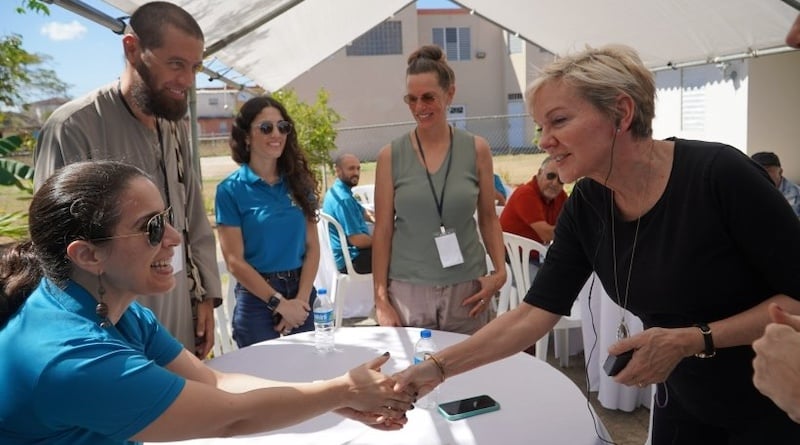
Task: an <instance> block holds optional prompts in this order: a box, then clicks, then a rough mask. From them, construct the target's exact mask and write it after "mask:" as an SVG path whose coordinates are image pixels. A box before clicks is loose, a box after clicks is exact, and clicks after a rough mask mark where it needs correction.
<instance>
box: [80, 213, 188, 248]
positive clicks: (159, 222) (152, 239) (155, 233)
mask: <svg viewBox="0 0 800 445" xmlns="http://www.w3.org/2000/svg"><path fill="white" fill-rule="evenodd" d="M174 220H175V215H174V214H173V213H172V207H167V208H166V209H164V211H163V212H160V213H157V214H155V215H153V216H152V217H151V218H150V219H148V220H147V223H146V224H145V225H144V227H142V229H143V231H141V232H137V233H129V234H127V235H114V236H107V237H105V238H95V239H94V240H93V241H105V240H112V239H117V238H129V237H132V236H139V235H147V242H148V243H149V244H150V245H151V246H152V247H155V246H158V245H159V244H161V241H163V240H164V233H165V232H166V231H167V223H169V224H170V225H172V223H173V221H174Z"/></svg>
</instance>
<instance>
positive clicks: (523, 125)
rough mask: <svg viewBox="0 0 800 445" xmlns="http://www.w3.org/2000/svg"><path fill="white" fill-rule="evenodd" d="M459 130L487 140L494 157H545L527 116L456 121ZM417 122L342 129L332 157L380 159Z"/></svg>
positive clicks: (364, 160)
mask: <svg viewBox="0 0 800 445" xmlns="http://www.w3.org/2000/svg"><path fill="white" fill-rule="evenodd" d="M450 122H451V123H452V124H453V125H454V126H455V127H457V128H462V129H464V130H467V131H469V132H470V133H473V134H476V135H479V136H482V137H484V138H485V139H486V140H487V141H489V146H490V147H491V149H492V154H494V155H509V154H522V153H541V152H542V150H540V149H539V148H538V147H537V146H536V145H535V144H534V143H533V138H534V126H533V122H532V121H531V119H530V117H529V116H528V115H527V114H509V115H499V116H482V117H470V118H460V119H452V120H451V121H450ZM415 125H416V123H415V122H413V121H410V122H395V123H387V124H376V125H364V126H359V127H344V128H339V129H338V135H337V136H336V147H337V150H336V151H335V152H333V153H331V156H332V157H334V158H335V157H336V155H337V154H339V153H352V154H354V155H356V156H358V158H359V159H361V161H362V162H371V161H374V160H375V159H377V157H378V152H379V151H380V149H381V148H382V147H383V146H385V145H386V144H388V143H390V142H391V141H392V140H393V139H395V138H397V137H398V136H400V135H402V134H404V133H408V132H409V131H411V130H413V129H414V126H415Z"/></svg>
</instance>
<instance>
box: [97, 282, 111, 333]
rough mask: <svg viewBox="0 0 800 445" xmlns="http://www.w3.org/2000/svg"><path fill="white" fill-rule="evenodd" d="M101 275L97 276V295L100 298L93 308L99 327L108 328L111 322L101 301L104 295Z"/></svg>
mask: <svg viewBox="0 0 800 445" xmlns="http://www.w3.org/2000/svg"><path fill="white" fill-rule="evenodd" d="M101 275H102V274H97V295H98V296H99V297H100V302H99V303H97V306H95V307H94V313H95V314H97V316H98V317H100V327H101V328H110V327H111V320H109V319H108V305H107V304H106V303H105V302H104V301H103V296H105V294H106V288H105V287H103V281H102V280H101V279H100V277H101Z"/></svg>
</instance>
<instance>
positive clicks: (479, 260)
mask: <svg viewBox="0 0 800 445" xmlns="http://www.w3.org/2000/svg"><path fill="white" fill-rule="evenodd" d="M449 156H452V157H453V159H452V165H451V167H450V174H449V176H448V177H447V188H446V189H445V194H444V203H443V206H442V221H443V222H444V226H445V228H446V229H449V230H454V231H455V233H456V237H457V238H458V244H459V247H460V248H461V255H462V256H463V257H464V263H462V264H459V265H456V266H452V267H448V268H446V269H445V268H443V267H442V263H441V261H440V260H439V253H438V251H437V250H436V243H435V242H434V236H435V234H438V233H440V230H439V213H438V212H437V210H436V200H435V199H434V197H433V194H432V193H431V188H430V185H429V184H428V178H427V177H426V175H425V167H424V166H423V165H422V163H420V161H419V158H418V157H417V155H416V153H415V152H414V146H413V145H412V144H411V138H410V136H409V134H405V135H403V136H401V137H399V138H397V139H395V140H394V141H392V182H393V184H394V209H395V222H394V233H393V235H392V256H391V262H390V264H389V278H390V279H393V280H400V281H406V282H410V283H415V284H428V285H437V286H443V285H449V284H456V283H462V282H464V281H469V280H474V279H476V278H478V277H480V276H482V275H485V274H486V251H485V250H484V248H483V245H482V244H481V242H480V240H479V237H478V228H477V223H476V221H475V218H474V214H475V210H476V209H477V205H478V168H477V165H476V155H475V138H474V136H473V135H472V134H470V133H467V132H466V131H463V130H460V129H457V128H456V129H454V131H453V149H452V150H451V152H450V154H449ZM447 163H448V159H447V158H445V159H444V162H442V165H441V167H440V168H439V170H438V171H437V172H436V173H433V174H431V179H432V180H433V186H434V188H435V189H436V194H437V196H438V197H439V199H441V193H442V186H443V185H444V181H445V173H446V171H447Z"/></svg>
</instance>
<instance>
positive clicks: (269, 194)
mask: <svg viewBox="0 0 800 445" xmlns="http://www.w3.org/2000/svg"><path fill="white" fill-rule="evenodd" d="M230 144H231V157H232V158H233V160H234V161H236V163H238V164H240V165H241V166H240V167H239V169H238V170H236V171H234V172H233V173H231V174H230V176H228V177H227V178H225V179H224V180H223V181H222V182H221V183H220V184H219V185H218V186H217V195H216V206H215V207H216V218H217V227H218V228H217V231H218V234H219V242H220V246H221V248H222V255H223V256H224V257H225V263H226V264H227V266H228V270H229V271H230V273H231V274H232V275H233V276H234V277H235V278H236V281H237V283H236V308H235V309H234V311H233V338H234V340H235V341H236V344H237V345H239V347H240V348H241V347H245V346H248V345H251V344H253V343H257V342H260V341H264V340H270V339H273V338H276V337H278V336H279V335H280V334H284V335H287V334H289V333H293V332H304V331H310V330H312V329H314V319H313V317H311V316H309V313H310V312H311V308H312V307H313V304H314V299H315V298H316V296H317V294H316V290H315V289H314V285H313V282H314V276H315V275H316V273H317V266H318V264H319V255H320V254H319V239H318V238H317V230H316V218H317V217H316V209H317V203H318V201H319V198H318V194H317V193H318V192H317V182H316V180H315V178H314V175H313V174H312V173H311V170H310V169H309V167H308V163H307V161H306V159H305V156H303V152H302V151H301V150H300V147H299V145H298V142H297V133H296V132H295V130H294V123H293V122H292V118H291V117H290V116H289V114H288V113H287V112H286V108H284V106H283V105H282V104H281V103H280V102H278V101H276V100H275V99H274V98H272V97H270V96H259V97H254V98H253V99H250V100H249V101H247V102H246V103H245V104H244V105H243V106H242V108H241V110H240V111H239V114H238V115H237V116H236V120H235V122H234V126H233V130H232V132H231V141H230Z"/></svg>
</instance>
